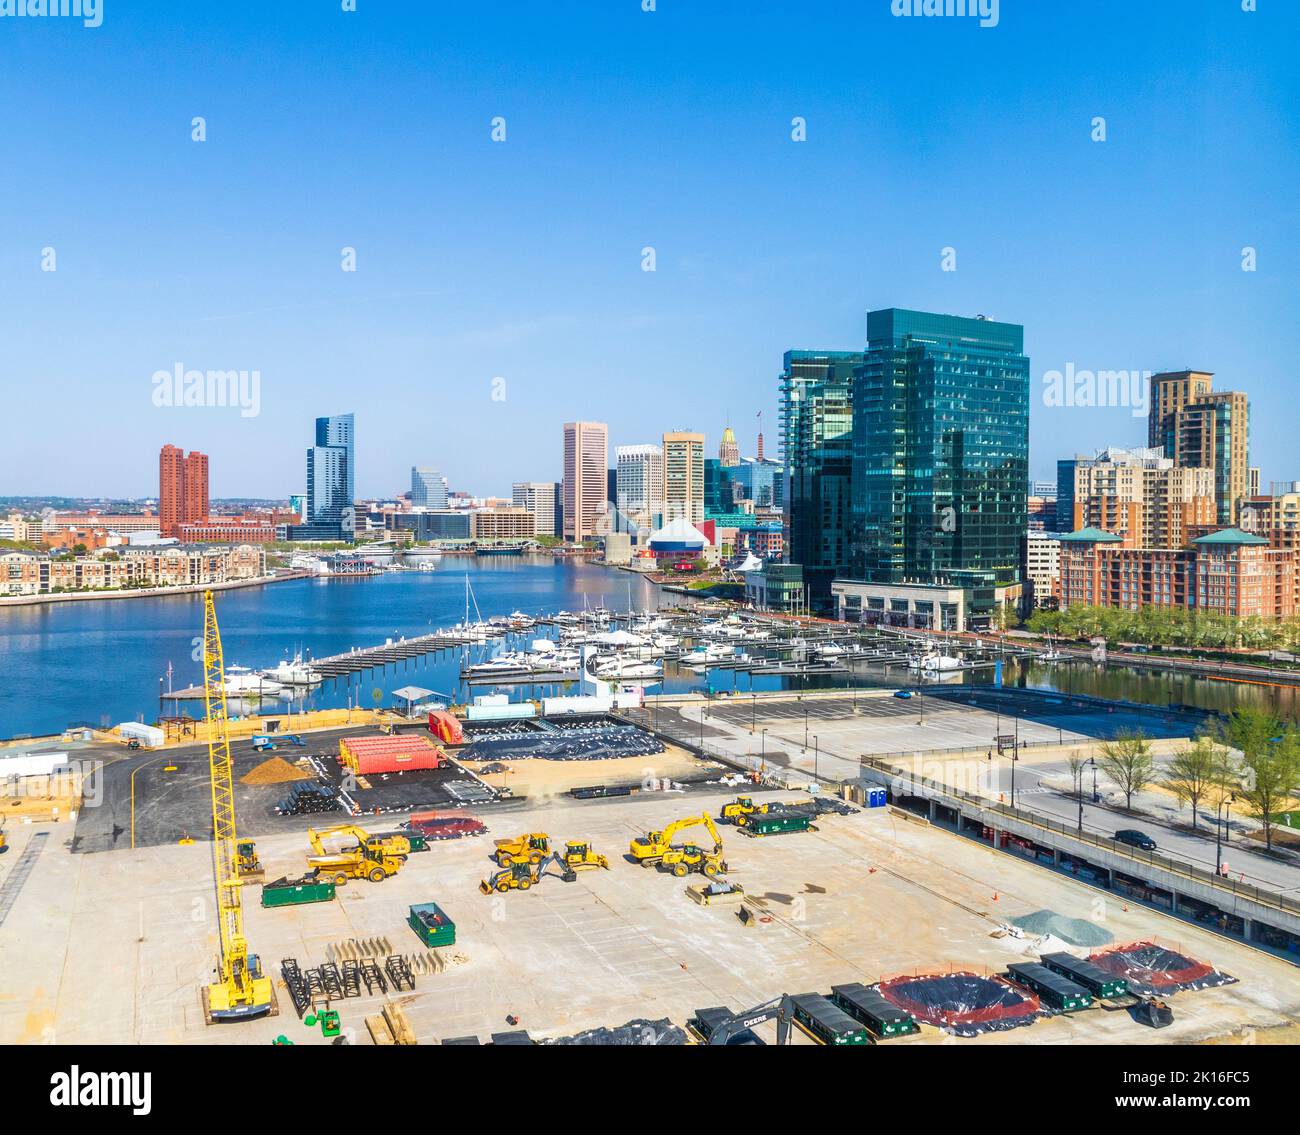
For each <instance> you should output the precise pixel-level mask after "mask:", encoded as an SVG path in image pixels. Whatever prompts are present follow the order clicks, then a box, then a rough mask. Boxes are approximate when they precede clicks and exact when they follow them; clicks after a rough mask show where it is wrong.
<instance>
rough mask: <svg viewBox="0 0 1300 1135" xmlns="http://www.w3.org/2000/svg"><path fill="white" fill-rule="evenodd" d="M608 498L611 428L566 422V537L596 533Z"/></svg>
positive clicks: (602, 424)
mask: <svg viewBox="0 0 1300 1135" xmlns="http://www.w3.org/2000/svg"><path fill="white" fill-rule="evenodd" d="M608 496H609V426H607V425H606V424H605V423H604V422H565V423H564V538H565V539H566V540H573V541H578V540H585V539H586V538H587V537H589V536H595V535H596V534H597V526H598V523H599V521H600V518H601V517H602V516H603V515H604V512H605V501H606V499H607V498H608Z"/></svg>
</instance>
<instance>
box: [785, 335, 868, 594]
mask: <svg viewBox="0 0 1300 1135" xmlns="http://www.w3.org/2000/svg"><path fill="white" fill-rule="evenodd" d="M864 361H865V355H864V353H863V352H862V351H813V350H809V351H787V352H786V353H785V358H784V363H783V366H782V369H781V375H780V380H779V381H780V393H781V448H782V456H783V458H784V466H785V475H784V482H785V483H784V486H783V493H782V494H781V495H782V496H783V498H784V502H785V504H784V511H785V525H786V533H787V544H786V549H787V558H788V559H789V561H790V562H791V563H795V564H800V565H801V566H802V567H803V577H802V579H803V583H804V585H805V586H806V587H807V588H808V597H809V601H810V603H811V604H812V606H813V607H814V608H818V607H823V606H825V605H826V604H827V603H828V602H829V599H830V589H831V580H832V579H834V578H835V577H836V576H838V575H844V574H846V573H847V572H848V570H849V525H850V519H851V513H850V503H851V496H850V487H851V478H852V472H853V371H854V369H855V368H857V367H859V366H861V365H862V364H863V362H864Z"/></svg>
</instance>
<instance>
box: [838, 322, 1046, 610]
mask: <svg viewBox="0 0 1300 1135" xmlns="http://www.w3.org/2000/svg"><path fill="white" fill-rule="evenodd" d="M867 340H868V342H867V352H866V357H865V359H864V361H863V363H862V365H861V366H860V367H858V368H857V370H856V371H855V373H854V381H853V422H854V429H853V474H852V480H853V490H852V498H853V499H852V509H853V521H852V547H851V551H850V560H851V565H850V566H851V571H852V575H853V578H855V579H860V580H866V581H870V582H876V583H911V582H916V583H924V584H946V585H956V586H961V587H965V588H977V589H988V593H987V598H988V599H989V600H990V601H991V598H992V592H991V589H992V588H993V587H994V586H1001V585H1009V584H1015V583H1019V582H1020V581H1021V580H1022V579H1023V558H1024V546H1025V532H1026V525H1027V515H1026V512H1027V509H1026V498H1027V496H1028V493H1029V359H1028V358H1027V357H1026V356H1025V354H1024V329H1023V328H1022V327H1020V326H1019V325H1017V324H1011V323H997V322H994V321H992V320H988V319H982V318H977V319H968V318H963V317H961V316H952V315H936V314H930V313H926V312H916V311H904V310H901V309H897V308H890V309H887V310H884V311H873V312H871V313H869V315H868V317H867ZM979 598H984V596H980V597H979Z"/></svg>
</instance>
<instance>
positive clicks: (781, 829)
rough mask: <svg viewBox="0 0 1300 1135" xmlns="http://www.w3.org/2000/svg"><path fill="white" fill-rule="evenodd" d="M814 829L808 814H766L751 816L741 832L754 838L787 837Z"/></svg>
mask: <svg viewBox="0 0 1300 1135" xmlns="http://www.w3.org/2000/svg"><path fill="white" fill-rule="evenodd" d="M810 827H812V817H811V816H810V815H808V814H807V813H806V812H764V813H761V814H759V815H755V816H750V817H749V818H748V820H747V822H746V824H745V826H744V827H743V828H741V829H740V830H741V831H743V832H745V833H746V834H748V835H752V836H764V835H786V834H788V833H790V832H806V831H807V830H808V829H809V828H810Z"/></svg>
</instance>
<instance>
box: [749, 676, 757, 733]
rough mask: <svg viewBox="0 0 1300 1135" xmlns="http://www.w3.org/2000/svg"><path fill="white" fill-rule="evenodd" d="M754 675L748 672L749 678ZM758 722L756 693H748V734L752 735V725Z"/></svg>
mask: <svg viewBox="0 0 1300 1135" xmlns="http://www.w3.org/2000/svg"><path fill="white" fill-rule="evenodd" d="M753 677H754V675H753V674H750V678H751V680H752V679H753ZM757 724H758V695H757V694H750V695H749V735H750V736H751V737H752V736H753V735H754V726H755V725H757Z"/></svg>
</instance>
